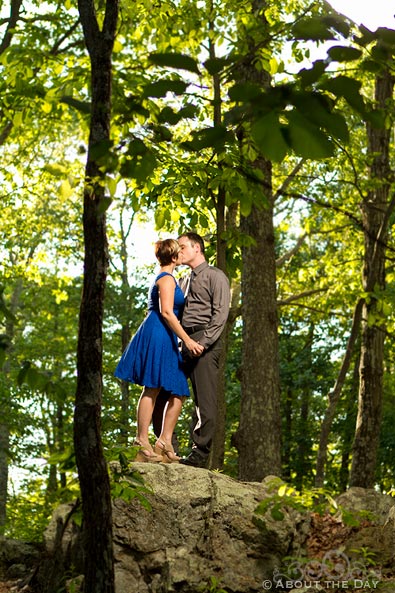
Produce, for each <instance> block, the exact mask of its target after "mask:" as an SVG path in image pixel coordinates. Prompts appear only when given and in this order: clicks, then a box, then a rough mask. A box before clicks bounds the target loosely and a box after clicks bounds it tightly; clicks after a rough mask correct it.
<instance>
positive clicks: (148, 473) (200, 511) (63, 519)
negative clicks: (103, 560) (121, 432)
mask: <svg viewBox="0 0 395 593" xmlns="http://www.w3.org/2000/svg"><path fill="white" fill-rule="evenodd" d="M136 476H138V477H139V478H140V479H143V482H144V485H145V487H146V489H147V490H145V491H144V490H139V489H137V490H134V489H133V488H134V485H135V484H136V480H135V479H134V478H136ZM124 479H125V486H126V492H125V493H126V494H129V495H130V494H132V495H133V494H135V496H134V497H132V498H131V499H130V500H129V501H126V500H125V499H121V498H118V499H116V500H115V501H114V505H113V537H114V555H115V579H116V592H117V593H176V592H177V593H199V592H202V593H203V592H208V591H217V590H221V589H222V590H225V591H226V592H227V593H258V592H259V593H262V591H263V590H265V589H268V588H273V589H276V580H277V579H280V581H281V583H282V581H283V580H284V579H285V580H286V583H287V584H286V586H285V589H284V588H283V589H282V590H286V591H291V590H292V589H293V588H295V590H296V589H298V590H299V591H300V590H302V588H303V585H304V582H305V581H306V580H307V578H308V579H310V580H311V578H313V577H314V575H315V574H316V573H317V574H318V573H319V574H320V575H321V577H322V578H324V579H327V580H328V579H329V578H332V580H333V579H334V578H335V577H336V579H335V580H336V581H337V580H339V579H343V580H345V579H346V577H347V578H349V577H350V575H351V577H352V578H355V576H356V575H357V577H358V578H359V579H365V578H368V575H369V574H370V572H369V571H370V568H369V566H368V563H367V561H366V560H367V558H368V557H367V556H366V557H365V558H364V559H363V558H362V555H363V554H364V553H366V550H368V551H369V555H370V556H369V558H371V557H373V555H376V557H377V558H378V559H379V561H380V567H379V569H380V570H379V571H375V572H374V573H372V574H373V577H375V578H376V581H375V582H376V583H378V582H379V577H380V575H383V578H384V577H385V578H389V577H388V576H386V575H385V571H387V573H388V575H389V576H390V575H391V573H392V572H393V569H394V568H395V567H394V549H395V546H394V544H395V525H394V521H395V500H394V499H393V498H392V497H390V496H384V495H381V494H379V493H377V492H375V491H370V490H363V489H355V488H354V489H353V488H351V489H350V490H349V491H348V492H347V493H345V494H343V495H341V496H340V497H339V498H338V501H337V502H338V505H339V509H343V511H345V512H346V513H347V512H348V513H350V514H351V515H353V516H354V517H355V518H356V519H360V520H361V523H360V524H359V526H354V527H348V526H347V525H346V524H343V522H342V520H341V517H340V510H339V516H337V517H336V515H335V516H332V515H330V514H329V513H327V514H326V516H324V517H321V516H319V515H318V514H317V513H308V512H304V513H300V512H298V511H296V510H295V506H297V505H292V504H291V505H288V506H284V505H281V515H282V519H281V520H275V519H274V518H273V517H272V515H271V513H270V511H269V510H268V511H266V512H265V514H264V515H259V514H257V513H256V509H257V506H258V504H259V503H260V502H261V501H268V500H272V501H275V502H276V504H277V503H278V501H279V495H278V489H279V487H280V486H281V484H282V482H281V480H280V479H279V478H275V477H268V478H266V479H265V480H263V482H262V483H251V482H248V483H242V482H239V481H237V480H233V479H231V478H229V477H227V476H225V475H223V474H221V473H219V472H212V471H207V470H204V469H197V468H189V467H186V466H182V465H178V464H168V465H167V464H149V463H133V464H132V466H131V470H130V473H129V474H128V475H126V476H124ZM128 480H129V482H128ZM128 484H129V491H128V492H127V490H128ZM270 497H272V498H270ZM287 500H288V502H290V500H291V499H290V498H288V499H287ZM280 502H281V501H280ZM143 503H144V504H143ZM72 517H73V507H72V505H62V506H61V507H59V508H58V509H57V511H56V513H55V514H54V516H53V518H52V521H51V523H50V525H49V527H48V529H47V531H46V534H45V547H46V557H45V558H44V559H43V561H42V562H41V563H40V564H39V566H38V568H37V570H36V573H35V576H34V579H33V580H32V582H31V585H32V588H33V590H34V591H37V592H40V593H54V591H56V590H59V589H60V587H61V586H64V583H65V582H66V581H67V579H68V578H74V577H75V576H78V575H81V574H82V569H83V554H84V550H83V546H82V543H81V534H80V530H79V528H78V527H77V525H76V524H75V523H74V522H73V521H72ZM320 517H321V519H322V521H321V520H318V519H319V518H320ZM321 526H322V527H323V529H321ZM314 530H315V531H314ZM325 530H327V533H326V534H325ZM358 550H359V552H358ZM355 554H356V556H357V560H358V562H356V561H354V559H353V558H354V557H355ZM353 555H354V557H353ZM358 555H359V558H358ZM365 555H366V554H365ZM303 558H304V559H303ZM361 558H362V560H364V561H363V562H361ZM342 563H343V564H342ZM333 567H335V568H336V571H335V572H334V568H333ZM317 571H318V572H317ZM383 571H384V572H383ZM377 575H379V576H377ZM351 577H350V578H351ZM317 578H318V577H317ZM295 579H296V581H295ZM328 582H332V581H328ZM361 582H364V581H362V580H361ZM76 583H77V581H74V582H73V584H72V586H70V587H69V588H68V587H67V585H66V588H65V590H69V591H71V590H73V591H76V590H78V587H77V585H76ZM281 583H280V584H281ZM293 583H295V587H294V586H293ZM277 585H279V581H278V580H277ZM318 585H320V583H318V581H314V584H313V586H314V588H316V589H320V586H318ZM308 588H309V587H308ZM350 588H352V587H351V586H350ZM357 588H358V587H357ZM62 590H63V589H62ZM277 590H281V586H280V585H279V586H278V587H277ZM309 590H311V584H310V589H309ZM320 590H321V589H320ZM387 591H391V593H393V591H392V589H386V592H387Z"/></svg>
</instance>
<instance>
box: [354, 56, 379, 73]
mask: <svg viewBox="0 0 395 593" xmlns="http://www.w3.org/2000/svg"><path fill="white" fill-rule="evenodd" d="M359 68H360V69H361V70H364V71H365V72H372V73H373V74H377V72H380V70H381V69H382V66H381V64H379V63H378V62H376V61H375V60H370V59H366V60H363V61H362V62H361V63H360V64H359Z"/></svg>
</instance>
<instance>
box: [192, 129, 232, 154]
mask: <svg viewBox="0 0 395 593" xmlns="http://www.w3.org/2000/svg"><path fill="white" fill-rule="evenodd" d="M192 136H193V140H191V141H190V142H187V143H186V145H187V146H188V147H189V148H190V149H192V150H202V149H203V148H216V149H219V148H221V147H222V146H223V144H224V142H225V140H226V139H227V137H228V136H229V137H230V135H229V134H228V132H227V129H226V127H225V126H214V127H212V128H204V129H203V130H198V131H197V132H193V134H192Z"/></svg>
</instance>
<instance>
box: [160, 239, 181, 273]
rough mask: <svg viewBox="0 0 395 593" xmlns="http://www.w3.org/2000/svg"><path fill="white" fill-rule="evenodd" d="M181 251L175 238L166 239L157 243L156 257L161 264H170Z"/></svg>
mask: <svg viewBox="0 0 395 593" xmlns="http://www.w3.org/2000/svg"><path fill="white" fill-rule="evenodd" d="M179 253H180V246H179V244H178V243H177V241H176V240H175V239H164V240H163V241H157V242H156V243H155V257H156V259H157V260H158V262H159V263H160V265H161V266H168V265H169V264H171V263H172V262H173V260H174V258H175V257H177V256H178V254H179Z"/></svg>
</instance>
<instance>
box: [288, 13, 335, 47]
mask: <svg viewBox="0 0 395 593" xmlns="http://www.w3.org/2000/svg"><path fill="white" fill-rule="evenodd" d="M293 35H294V37H295V39H304V40H306V41H308V40H311V39H312V40H314V41H329V40H332V39H335V37H334V34H333V32H332V31H331V27H330V26H329V25H328V24H327V23H326V22H325V20H324V19H323V18H319V17H309V18H304V19H301V20H300V21H297V22H296V23H295V24H294V26H293Z"/></svg>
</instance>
